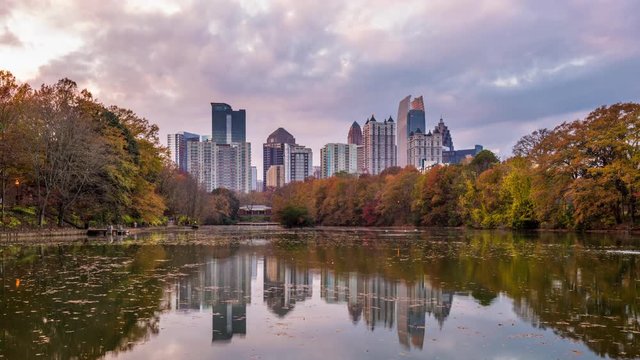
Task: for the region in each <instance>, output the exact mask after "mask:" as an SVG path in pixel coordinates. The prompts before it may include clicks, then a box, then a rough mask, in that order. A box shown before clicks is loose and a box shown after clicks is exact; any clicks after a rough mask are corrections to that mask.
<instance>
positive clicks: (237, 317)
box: [211, 304, 247, 342]
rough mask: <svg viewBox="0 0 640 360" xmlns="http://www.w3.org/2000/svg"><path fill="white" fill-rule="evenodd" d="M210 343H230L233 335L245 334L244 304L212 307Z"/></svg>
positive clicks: (245, 316) (245, 312) (245, 307)
mask: <svg viewBox="0 0 640 360" xmlns="http://www.w3.org/2000/svg"><path fill="white" fill-rule="evenodd" d="M211 328H212V335H211V341H212V342H214V341H230V340H231V338H232V337H233V335H234V334H235V335H242V336H245V335H246V334H247V305H246V304H217V305H213V320H212V325H211Z"/></svg>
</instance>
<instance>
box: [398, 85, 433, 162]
mask: <svg viewBox="0 0 640 360" xmlns="http://www.w3.org/2000/svg"><path fill="white" fill-rule="evenodd" d="M418 129H420V131H422V132H425V130H426V120H425V112H424V100H423V98H422V96H418V97H417V98H415V99H413V100H411V95H409V96H407V97H405V98H404V99H402V100H401V101H400V104H399V105H398V166H400V167H405V166H407V165H408V164H409V161H408V160H409V158H408V145H409V134H411V132H416V131H417V130H418Z"/></svg>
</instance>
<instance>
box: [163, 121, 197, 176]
mask: <svg viewBox="0 0 640 360" xmlns="http://www.w3.org/2000/svg"><path fill="white" fill-rule="evenodd" d="M199 140H200V135H198V134H192V133H188V132H186V131H185V132H182V133H178V134H169V135H167V145H168V147H169V156H170V159H171V160H172V161H173V162H174V163H175V164H176V166H177V167H178V169H180V171H187V142H188V141H199Z"/></svg>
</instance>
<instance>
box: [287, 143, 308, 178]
mask: <svg viewBox="0 0 640 360" xmlns="http://www.w3.org/2000/svg"><path fill="white" fill-rule="evenodd" d="M309 176H313V153H312V151H311V149H309V148H307V147H304V146H302V145H297V144H285V145H284V183H285V184H288V183H290V182H292V181H304V180H305V179H306V178H308V177H309Z"/></svg>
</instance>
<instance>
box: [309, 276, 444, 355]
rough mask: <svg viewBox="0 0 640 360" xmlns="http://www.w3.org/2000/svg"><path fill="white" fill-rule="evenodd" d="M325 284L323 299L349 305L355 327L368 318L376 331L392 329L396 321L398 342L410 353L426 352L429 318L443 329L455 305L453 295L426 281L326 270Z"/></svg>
mask: <svg viewBox="0 0 640 360" xmlns="http://www.w3.org/2000/svg"><path fill="white" fill-rule="evenodd" d="M321 283H322V286H321V294H320V295H321V297H322V298H323V299H324V300H325V301H326V302H327V303H344V302H346V303H347V307H348V310H349V316H350V317H351V319H352V321H353V322H354V324H355V323H357V322H358V321H360V318H364V321H365V323H366V325H367V328H369V329H370V330H371V331H373V330H375V327H376V326H379V325H382V326H384V327H386V328H392V327H393V326H394V321H395V322H396V328H397V331H398V341H399V342H400V343H401V344H402V345H403V346H405V347H406V348H408V349H409V348H412V347H414V348H419V349H422V346H423V343H424V336H425V326H426V315H427V314H428V315H429V316H433V318H434V319H435V320H436V321H437V322H438V324H439V325H440V327H442V325H443V324H444V321H445V320H446V318H447V317H448V316H449V312H450V311H451V303H452V301H453V292H450V291H444V290H442V289H439V288H435V287H431V285H430V283H429V281H428V280H427V279H426V278H423V279H420V280H418V281H416V282H414V283H406V282H402V281H401V282H396V281H390V280H387V279H385V278H383V277H380V276H371V277H370V276H362V275H358V274H357V273H347V274H335V273H334V272H333V271H332V270H327V269H325V270H323V271H322V272H321Z"/></svg>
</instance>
